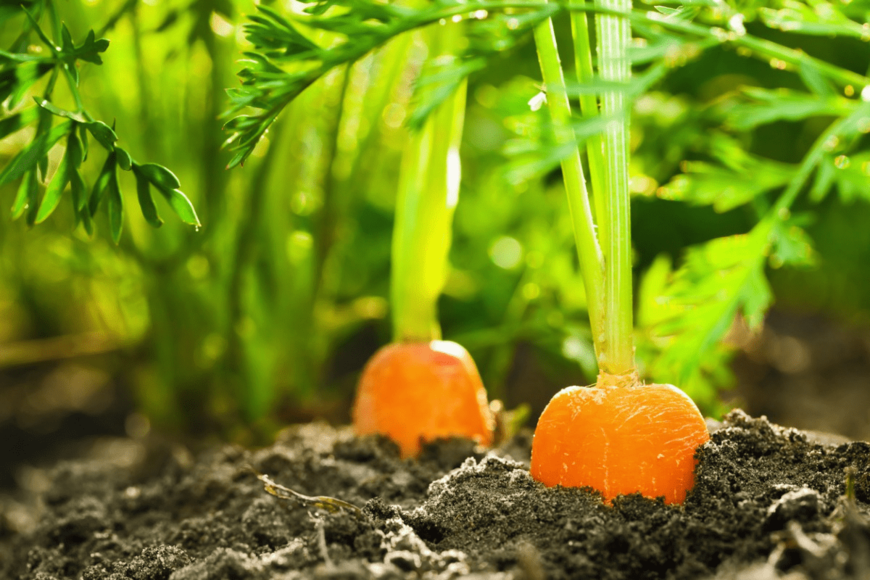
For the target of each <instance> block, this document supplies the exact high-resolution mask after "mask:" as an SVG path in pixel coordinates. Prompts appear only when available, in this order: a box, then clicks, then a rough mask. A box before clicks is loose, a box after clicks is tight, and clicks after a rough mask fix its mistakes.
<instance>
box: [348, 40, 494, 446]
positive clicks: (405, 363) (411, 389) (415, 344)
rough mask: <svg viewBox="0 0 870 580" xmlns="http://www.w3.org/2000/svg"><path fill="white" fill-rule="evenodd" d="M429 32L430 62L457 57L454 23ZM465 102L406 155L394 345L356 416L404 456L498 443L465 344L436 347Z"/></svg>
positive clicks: (357, 423)
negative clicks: (453, 440) (451, 441)
mask: <svg viewBox="0 0 870 580" xmlns="http://www.w3.org/2000/svg"><path fill="white" fill-rule="evenodd" d="M427 33H428V35H429V36H428V40H429V54H430V55H432V57H433V58H434V57H437V56H438V55H446V54H451V53H452V52H453V50H454V48H455V45H456V44H457V42H458V41H459V39H460V38H459V35H460V28H459V25H457V24H453V23H450V24H448V25H446V26H438V27H435V28H434V29H432V30H429V31H427ZM465 96H466V87H465V83H463V84H462V86H460V87H459V89H458V90H457V91H456V92H455V93H454V94H453V95H452V96H451V97H449V98H448V99H447V101H445V102H444V103H442V104H441V105H440V106H439V107H438V108H437V109H436V110H435V111H434V112H433V113H432V114H431V115H430V117H429V118H428V119H427V121H426V123H425V125H424V126H423V127H422V129H420V130H419V131H418V132H417V133H415V134H413V135H412V136H411V139H410V143H409V146H408V147H407V148H406V149H405V153H404V155H403V158H402V166H401V168H400V176H399V195H398V199H397V203H396V223H395V225H394V230H393V247H392V272H391V274H390V303H391V308H392V318H393V344H390V345H388V346H386V347H384V348H382V349H381V350H380V351H378V352H377V353H376V354H375V356H374V357H373V358H372V359H371V361H369V363H368V364H367V365H366V367H365V369H364V370H363V374H362V377H361V378H360V382H359V386H358V388H357V396H356V401H355V403H354V409H353V424H354V428H355V430H356V432H357V433H358V434H361V435H362V434H370V433H382V434H384V435H387V436H389V437H391V438H392V439H394V440H395V441H396V442H397V443H398V444H399V446H400V448H401V450H402V455H403V456H405V457H408V456H412V455H414V454H416V453H417V452H418V451H419V449H420V441H429V440H433V439H436V438H439V437H448V436H459V437H468V438H471V439H475V440H477V441H479V442H480V443H482V444H485V445H488V444H489V443H491V441H492V429H493V423H494V421H493V418H492V416H491V413H490V411H489V407H488V405H487V400H486V391H485V390H484V388H483V384H482V382H481V380H480V375H479V374H478V372H477V368H476V367H475V365H474V361H473V360H472V359H471V357H470V356H469V354H468V352H466V350H465V349H464V348H463V347H462V346H460V345H459V344H456V343H454V342H449V341H442V340H440V338H441V330H440V326H439V324H438V316H437V301H438V296H439V295H440V294H441V290H442V288H443V286H444V281H445V275H446V271H447V254H448V251H449V249H450V240H451V222H452V219H453V210H454V208H455V207H456V202H457V200H458V197H459V179H460V163H459V143H460V140H461V137H462V125H463V121H464V114H465Z"/></svg>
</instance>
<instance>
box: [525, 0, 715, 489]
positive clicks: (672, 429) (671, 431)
mask: <svg viewBox="0 0 870 580" xmlns="http://www.w3.org/2000/svg"><path fill="white" fill-rule="evenodd" d="M569 1H570V2H571V3H577V4H583V3H584V2H583V0H569ZM595 5H596V6H597V7H599V8H603V9H606V10H607V11H608V13H607V14H598V15H596V17H595V24H596V27H597V31H596V35H595V36H596V39H597V46H596V52H597V55H596V58H595V59H593V58H592V52H591V50H592V48H591V46H590V41H589V38H590V37H589V32H588V23H587V20H586V13H585V12H580V11H578V12H576V13H575V14H573V15H572V31H573V36H574V48H575V61H576V63H577V66H576V69H577V73H578V81H579V82H580V83H581V84H585V83H589V82H590V81H592V80H594V71H593V62H597V63H598V74H599V75H600V77H601V79H602V80H604V81H606V82H607V83H608V84H609V88H607V89H606V90H604V91H603V92H602V94H601V95H600V97H596V96H595V95H585V96H583V97H581V99H580V105H581V112H582V114H583V116H584V117H594V116H596V115H599V114H600V115H603V116H605V117H609V118H610V121H609V122H608V123H607V125H606V128H605V129H604V131H603V134H602V136H601V137H600V139H599V138H596V139H592V140H591V141H590V146H589V147H588V149H587V151H586V153H587V156H588V160H589V163H588V164H589V168H590V170H591V177H592V179H591V181H592V185H593V187H594V189H595V191H594V192H593V193H594V211H593V207H592V206H591V204H590V201H589V191H588V190H587V187H586V178H585V176H584V169H583V163H582V158H581V152H580V149H579V147H578V146H577V145H576V136H575V134H574V132H573V130H572V128H571V122H572V111H571V103H570V100H569V98H568V94H567V90H566V88H565V86H566V83H565V77H564V72H563V70H562V67H561V64H560V60H559V50H558V47H557V46H556V37H555V34H554V31H553V24H552V21H551V20H550V19H547V20H545V21H543V22H542V23H541V24H539V25H538V26H536V28H535V31H534V35H535V45H536V47H537V51H538V59H539V62H540V65H541V74H542V76H543V77H544V85H545V87H546V91H547V106H548V108H549V111H550V117H551V118H552V119H553V122H554V127H555V129H556V139H557V140H558V142H559V143H560V144H562V145H565V146H566V147H570V146H571V145H572V144H573V145H574V148H573V150H571V151H570V154H567V155H565V156H563V157H562V160H561V165H562V176H563V179H564V181H565V190H566V192H567V194H568V205H569V208H570V211H571V216H572V222H573V226H574V236H575V240H576V243H577V253H578V257H579V258H580V268H581V270H582V274H583V282H584V286H585V290H586V298H587V302H588V310H589V319H590V326H591V330H592V341H593V343H594V345H595V355H596V358H597V360H598V366H599V369H600V374H599V377H598V385H597V386H595V387H592V388H579V387H569V388H567V389H564V390H563V391H561V392H559V393H558V394H557V395H556V396H555V397H554V398H553V399H552V400H551V401H550V403H549V404H548V405H547V408H546V409H545V410H544V413H543V414H542V415H541V418H540V420H539V422H538V426H537V429H536V430H535V438H534V440H533V443H532V464H531V472H532V476H533V477H535V478H536V479H537V480H539V481H541V482H543V483H544V484H546V485H550V486H553V485H564V486H573V487H584V486H589V487H593V488H595V489H597V490H598V491H599V492H601V494H602V495H603V496H604V498H605V500H607V501H608V502H609V501H612V500H613V498H615V497H616V496H617V495H619V494H625V493H634V492H640V493H641V494H643V495H645V496H648V497H660V496H663V497H664V498H665V501H666V502H667V503H680V502H682V501H683V500H684V499H685V497H686V494H687V493H688V491H689V490H690V489H691V488H692V486H693V472H694V468H695V461H694V453H695V450H696V449H697V447H698V446H699V445H702V444H703V443H704V442H706V441H707V440H708V438H709V435H708V433H707V429H706V425H705V423H704V419H703V417H701V413H700V412H699V411H698V408H697V407H696V406H695V404H694V403H693V402H692V400H691V399H690V398H689V397H688V396H686V395H685V394H684V393H683V392H682V391H680V390H679V389H677V388H676V387H673V386H671V385H642V384H640V382H639V378H638V373H637V367H636V365H635V361H634V344H633V337H632V332H633V330H632V325H633V323H632V296H631V293H632V284H631V274H632V272H631V266H632V265H631V219H630V217H631V216H630V208H631V204H630V196H629V187H628V184H629V179H628V159H629V153H630V147H629V139H628V135H629V127H628V125H629V111H630V109H631V103H630V100H629V94H628V92H627V90H626V89H627V86H628V85H627V83H628V80H629V77H630V75H631V61H630V58H629V55H628V44H629V41H630V39H631V29H630V21H629V19H628V18H626V17H624V14H627V13H629V12H630V11H631V2H630V0H595ZM619 12H622V13H624V14H623V15H621V14H615V13H619Z"/></svg>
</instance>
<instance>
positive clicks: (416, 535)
mask: <svg viewBox="0 0 870 580" xmlns="http://www.w3.org/2000/svg"><path fill="white" fill-rule="evenodd" d="M529 443H530V440H529V436H528V435H525V436H520V437H516V438H514V439H513V440H511V441H510V442H509V444H507V445H505V446H503V447H502V448H500V449H498V450H496V451H494V452H490V453H489V454H486V455H484V454H481V453H480V452H478V451H476V450H475V449H474V448H473V447H472V445H471V444H470V443H469V442H464V441H447V442H440V443H437V444H433V445H430V446H428V447H427V448H426V449H425V450H424V453H423V455H422V456H421V457H420V458H419V459H418V460H416V461H402V460H401V459H400V458H399V456H398V450H397V448H396V446H395V445H394V444H392V443H391V442H389V441H386V440H384V439H381V438H365V439H357V438H354V437H352V436H351V435H350V434H349V433H348V432H347V431H346V430H334V429H332V428H330V427H327V426H324V425H316V424H315V425H306V426H301V427H297V428H293V429H290V430H289V431H287V433H285V434H284V436H283V437H282V438H281V439H280V440H279V441H278V442H277V443H276V444H274V445H273V446H271V447H268V448H266V449H262V450H259V451H253V452H251V451H246V450H243V449H240V448H236V447H227V448H224V449H221V450H218V451H215V452H212V453H208V454H203V455H202V456H200V457H198V458H195V459H194V458H192V457H190V456H189V454H187V453H185V452H184V451H183V450H179V449H174V448H172V447H170V446H162V447H159V446H158V447H153V446H152V447H147V446H144V445H142V444H140V443H134V442H130V441H126V442H124V441H119V442H118V443H117V444H115V446H114V447H111V448H107V449H104V450H103V452H102V454H101V455H102V456H101V457H97V458H93V459H90V460H87V461H77V462H69V463H65V464H61V465H59V466H57V467H55V468H53V469H52V470H50V471H45V472H42V471H39V472H37V471H34V472H32V473H31V476H30V477H29V478H27V480H28V481H29V487H30V490H29V492H28V491H26V490H25V491H22V492H20V493H21V495H20V496H19V497H18V498H16V499H12V498H11V497H6V498H5V499H2V501H0V578H10V579H12V578H21V579H32V580H49V579H60V578H75V579H78V578H82V579H84V580H98V579H107V580H108V579H111V580H123V579H134V580H166V579H171V580H188V579H189V580H193V579H197V580H200V579H215V580H217V579H248V578H250V579H266V578H275V579H282V580H284V579H291V578H299V577H323V578H405V577H407V578H420V577H425V578H454V577H468V576H476V577H486V578H529V579H539V578H632V579H634V578H638V579H641V578H704V577H716V578H731V577H741V578H758V579H766V578H778V577H785V576H787V577H788V578H790V579H800V578H805V577H807V578H825V579H828V578H830V579H835V578H868V577H870V523H868V522H870V518H868V516H870V445H868V444H867V443H848V444H841V445H836V446H835V445H825V444H822V443H819V442H818V441H817V440H815V439H813V440H810V438H809V437H808V435H807V434H805V433H803V432H800V431H795V430H791V429H783V428H780V427H777V426H775V425H772V424H770V423H768V422H767V420H765V419H752V418H750V417H748V416H747V415H745V414H744V413H742V412H740V411H735V412H732V413H731V414H730V415H729V416H728V417H727V418H726V420H725V422H724V423H723V424H722V425H720V426H716V428H715V432H714V433H713V437H712V440H711V442H710V443H708V444H707V445H705V446H704V447H703V448H701V449H700V450H699V453H698V457H699V464H698V469H697V483H696V486H695V489H694V491H693V492H692V493H691V494H690V495H689V497H688V499H687V501H686V503H685V505H684V506H682V507H677V506H665V505H664V504H663V503H661V502H660V501H654V500H649V499H645V498H642V497H640V496H626V497H621V498H618V499H617V500H616V502H615V504H614V505H613V506H612V507H611V506H606V505H604V504H603V503H602V502H601V500H600V498H599V497H598V496H597V495H596V494H595V493H593V492H591V491H588V490H577V489H561V488H552V489H548V488H546V487H544V486H542V485H540V484H538V483H537V482H535V481H533V480H532V479H531V477H530V476H529V474H528V470H527V466H528V464H527V461H528V454H529ZM251 467H253V469H255V470H257V471H260V472H262V473H266V474H269V475H270V476H271V477H272V478H273V479H274V480H275V481H276V482H277V483H280V484H283V485H286V486H288V487H290V488H293V489H294V490H296V491H298V492H301V493H303V494H306V495H322V496H331V497H335V498H339V499H342V500H345V501H348V502H352V503H354V504H356V505H358V506H360V507H362V512H361V514H356V513H353V512H349V511H338V512H336V513H327V512H324V511H322V510H320V509H318V508H316V507H312V506H301V505H298V504H296V503H294V502H289V501H285V500H281V499H278V498H275V497H272V496H270V495H267V494H265V493H264V491H263V486H262V484H261V483H260V482H259V481H257V479H256V477H255V475H254V474H253V473H252V471H251ZM847 480H848V481H849V482H850V488H851V489H852V490H853V491H852V492H850V493H847V489H846V488H847V485H846V483H847Z"/></svg>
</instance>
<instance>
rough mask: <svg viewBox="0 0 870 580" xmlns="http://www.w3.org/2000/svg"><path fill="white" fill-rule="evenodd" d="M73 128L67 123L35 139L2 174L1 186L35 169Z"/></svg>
mask: <svg viewBox="0 0 870 580" xmlns="http://www.w3.org/2000/svg"><path fill="white" fill-rule="evenodd" d="M71 127H72V123H71V122H70V121H65V122H63V123H61V124H59V125H57V126H56V127H53V128H52V129H51V130H50V131H48V132H47V133H43V134H41V135H39V136H38V137H37V138H36V139H34V140H33V141H32V142H31V143H30V144H29V145H28V146H27V147H25V148H24V149H22V150H21V151H20V152H19V153H18V155H16V156H15V157H14V158H13V159H12V161H10V162H9V165H7V166H6V168H5V169H4V170H3V172H2V173H0V185H5V184H7V183H10V182H12V181H15V180H16V179H18V178H19V177H21V176H22V175H24V174H25V173H26V172H28V171H30V170H32V169H33V168H35V167H36V164H37V163H39V161H40V160H41V159H43V158H44V157H45V156H46V155H47V154H48V151H49V150H50V149H51V148H52V147H54V145H55V144H56V143H57V142H58V141H60V139H61V137H63V136H64V135H66V134H67V133H69V131H70V129H71Z"/></svg>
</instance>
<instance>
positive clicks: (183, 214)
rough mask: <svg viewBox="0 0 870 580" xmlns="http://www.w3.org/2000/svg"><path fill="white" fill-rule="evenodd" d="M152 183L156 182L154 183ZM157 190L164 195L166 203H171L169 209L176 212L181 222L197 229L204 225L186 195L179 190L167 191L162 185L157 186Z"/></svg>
mask: <svg viewBox="0 0 870 580" xmlns="http://www.w3.org/2000/svg"><path fill="white" fill-rule="evenodd" d="M152 183H154V182H153V181H152ZM155 185H156V184H155ZM157 189H158V190H159V191H160V193H162V194H163V197H165V198H166V201H167V202H169V207H171V208H172V209H173V211H175V213H176V214H177V215H178V217H180V218H181V221H183V222H184V223H188V224H190V225H194V226H196V227H200V226H201V225H202V224H200V223H199V218H198V217H197V215H196V210H195V209H193V204H192V203H190V200H189V199H187V196H186V195H184V193H182V192H181V191H180V190H178V189H167V188H165V187H161V186H160V185H157Z"/></svg>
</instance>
